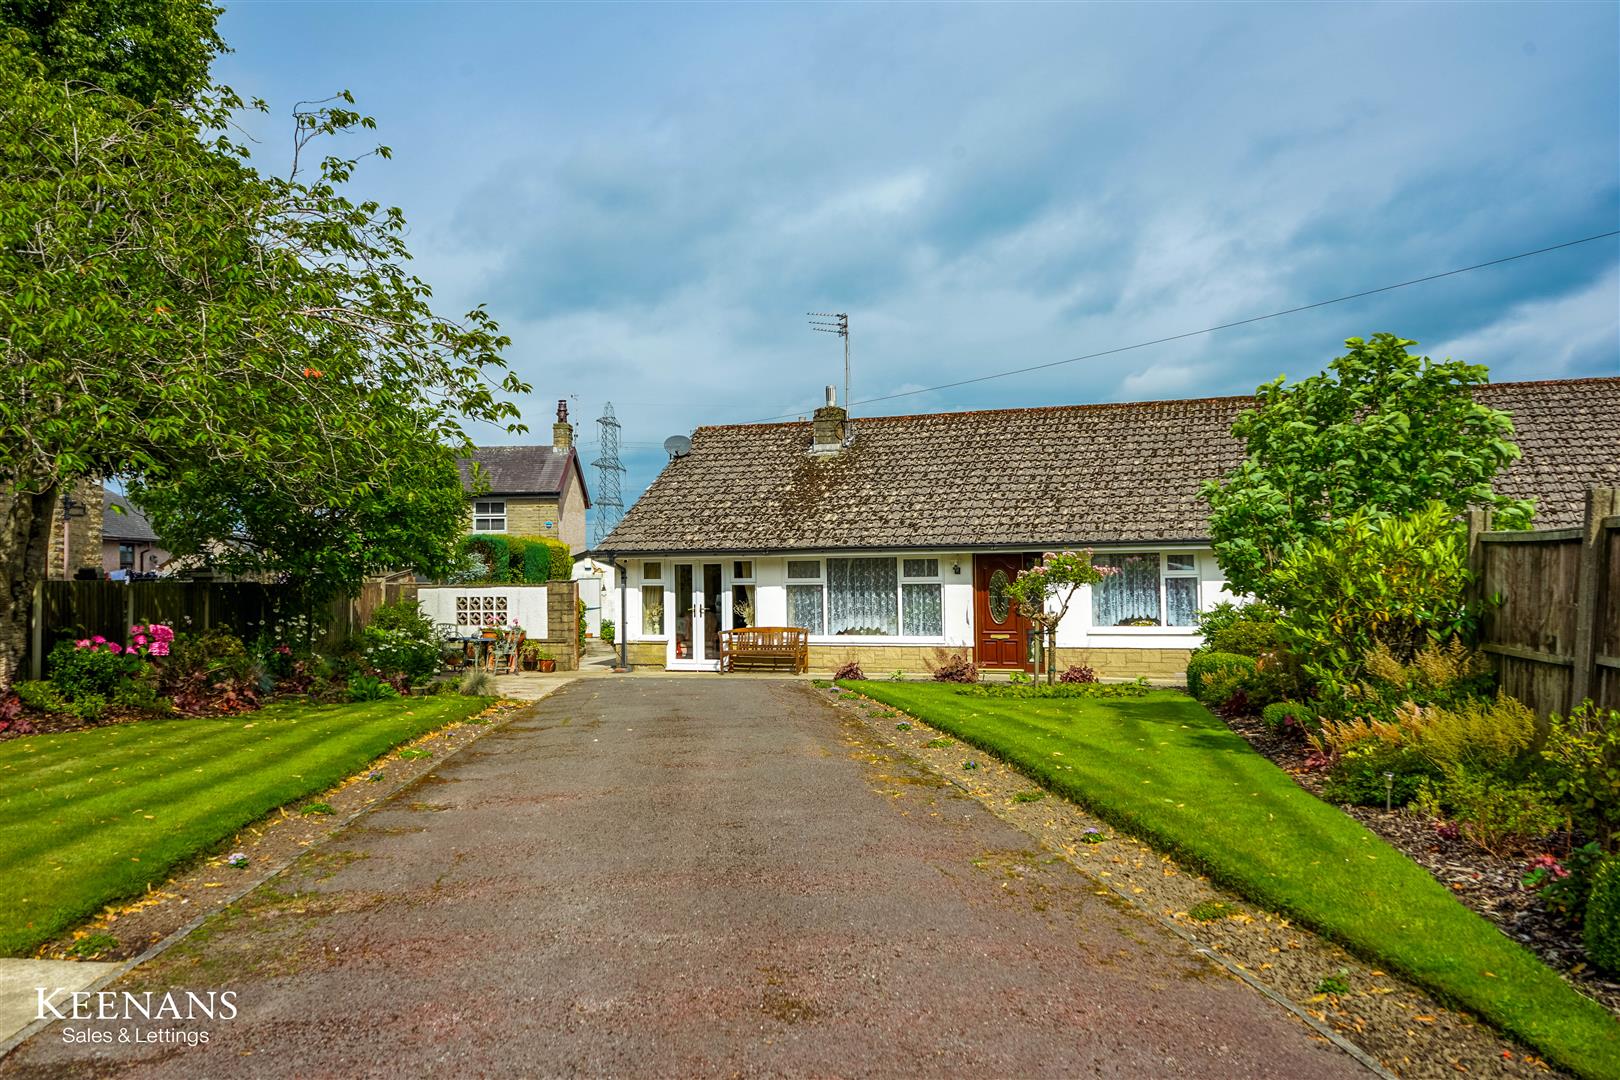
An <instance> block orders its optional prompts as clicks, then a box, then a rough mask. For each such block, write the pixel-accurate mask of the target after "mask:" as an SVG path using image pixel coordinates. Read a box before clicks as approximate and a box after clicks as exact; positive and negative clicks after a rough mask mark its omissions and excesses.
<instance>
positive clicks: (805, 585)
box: [787, 559, 825, 634]
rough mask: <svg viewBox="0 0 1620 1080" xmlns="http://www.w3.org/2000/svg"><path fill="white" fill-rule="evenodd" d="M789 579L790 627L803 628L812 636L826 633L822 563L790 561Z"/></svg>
mask: <svg viewBox="0 0 1620 1080" xmlns="http://www.w3.org/2000/svg"><path fill="white" fill-rule="evenodd" d="M787 577H788V586H787V609H788V625H789V626H798V627H802V628H803V629H805V630H808V631H810V632H811V633H812V634H820V633H824V632H825V630H824V629H823V627H822V614H823V610H822V609H823V604H822V589H821V561H820V560H819V559H789V560H788V564H787Z"/></svg>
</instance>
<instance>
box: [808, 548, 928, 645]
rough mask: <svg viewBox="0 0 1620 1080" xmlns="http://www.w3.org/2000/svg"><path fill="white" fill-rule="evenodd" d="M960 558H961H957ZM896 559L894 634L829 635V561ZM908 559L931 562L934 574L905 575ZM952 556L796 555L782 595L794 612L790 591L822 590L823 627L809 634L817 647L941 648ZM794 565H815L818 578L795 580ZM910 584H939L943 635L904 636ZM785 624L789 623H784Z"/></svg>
mask: <svg viewBox="0 0 1620 1080" xmlns="http://www.w3.org/2000/svg"><path fill="white" fill-rule="evenodd" d="M954 557H956V558H959V557H960V556H954ZM883 558H893V559H894V560H895V585H894V590H895V598H894V603H895V629H896V632H895V633H893V634H829V633H828V632H827V618H828V615H829V614H830V612H829V605H830V603H831V599H832V598H831V597H830V596H828V595H827V560H828V559H883ZM907 559H912V560H916V559H930V560H932V561H933V563H934V568H935V570H934V573H933V574H932V575H921V576H916V575H908V574H907V573H906V560H907ZM950 561H951V557H947V556H946V555H942V554H940V553H939V552H934V551H927V552H903V551H902V552H895V553H893V554H892V555H890V554H888V553H881V552H877V553H868V552H858V551H857V552H834V553H832V554H818V555H810V554H804V555H799V554H793V555H787V556H785V557H784V559H783V564H782V583H783V584H782V593H783V610H784V611H791V610H792V606H791V604H790V603H789V602H788V600H787V589H788V587H790V586H795V585H813V586H817V587H819V588H820V590H821V627H820V628H819V629H813V630H811V631H810V641H811V643H812V644H815V645H942V644H945V643H946V642H947V641H948V640H949V639H948V637H947V635H946V627H947V626H948V625H949V623H950V612H949V608H948V604H947V593H946V588H945V574H946V566H947V564H949V562H950ZM791 563H815V564H816V576H815V577H813V578H796V577H793V576H791V574H790V573H789V571H788V565H789V564H791ZM907 585H938V586H939V589H940V627H939V630H940V632H939V633H938V634H937V635H928V636H924V637H915V636H909V635H907V634H906V633H905V626H906V596H905V593H906V590H905V587H906V586H907ZM784 621H786V620H784Z"/></svg>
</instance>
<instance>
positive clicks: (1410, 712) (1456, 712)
mask: <svg viewBox="0 0 1620 1080" xmlns="http://www.w3.org/2000/svg"><path fill="white" fill-rule="evenodd" d="M1397 715H1398V716H1399V717H1400V718H1401V719H1402V720H1403V721H1404V722H1406V723H1407V726H1408V730H1410V731H1411V732H1412V738H1413V744H1414V746H1415V747H1416V748H1417V751H1418V753H1420V754H1422V755H1423V756H1424V757H1426V758H1428V759H1429V760H1430V761H1432V762H1433V763H1434V764H1435V765H1436V766H1437V767H1439V768H1440V769H1441V770H1442V771H1445V772H1452V771H1455V770H1458V769H1467V770H1470V771H1472V772H1476V773H1493V774H1495V773H1501V772H1504V771H1506V770H1509V769H1511V768H1512V767H1513V766H1515V765H1517V764H1519V762H1520V761H1522V760H1523V759H1524V758H1525V757H1527V756H1528V754H1529V752H1530V747H1531V745H1532V744H1533V743H1534V742H1535V738H1536V714H1535V713H1533V712H1531V711H1530V710H1529V709H1527V708H1526V707H1525V706H1524V705H1523V704H1521V703H1520V702H1519V701H1518V700H1516V699H1514V698H1511V697H1509V696H1508V695H1506V694H1499V695H1497V697H1496V698H1495V699H1494V700H1488V701H1482V700H1478V699H1475V700H1472V701H1467V702H1464V703H1462V704H1459V705H1456V706H1454V707H1451V708H1446V707H1444V706H1441V705H1431V706H1429V707H1428V708H1417V707H1412V706H1407V707H1403V708H1402V709H1400V710H1398V711H1397ZM1419 717H1420V718H1421V720H1418V719H1417V718H1419Z"/></svg>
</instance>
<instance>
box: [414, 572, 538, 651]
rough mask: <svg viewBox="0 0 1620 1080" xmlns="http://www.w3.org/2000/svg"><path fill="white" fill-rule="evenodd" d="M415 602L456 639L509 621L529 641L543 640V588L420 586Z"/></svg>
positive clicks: (424, 612)
mask: <svg viewBox="0 0 1620 1080" xmlns="http://www.w3.org/2000/svg"><path fill="white" fill-rule="evenodd" d="M416 602H417V603H418V604H419V605H421V608H422V612H423V614H425V615H426V616H427V617H428V618H430V619H432V620H433V621H434V622H435V623H438V624H441V625H444V624H448V625H450V626H453V627H455V634H456V636H458V637H469V636H474V635H476V634H477V633H478V632H479V630H480V628H481V627H484V626H486V625H501V624H503V623H505V622H507V621H508V620H510V619H516V620H517V624H518V625H519V626H521V627H522V628H523V629H524V631H525V632H526V633H527V634H528V635H529V636H530V637H532V638H543V637H545V636H546V587H545V586H544V585H479V586H466V585H424V586H422V587H421V588H420V589H418V590H417V593H416Z"/></svg>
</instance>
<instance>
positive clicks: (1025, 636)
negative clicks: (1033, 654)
mask: <svg viewBox="0 0 1620 1080" xmlns="http://www.w3.org/2000/svg"><path fill="white" fill-rule="evenodd" d="M1023 568H1024V556H1022V555H975V556H974V557H973V625H974V626H975V627H976V628H977V631H976V640H975V646H974V650H973V662H974V663H975V664H978V665H979V666H980V667H982V668H1003V669H1005V668H1017V669H1020V670H1023V671H1029V670H1031V665H1030V662H1029V620H1028V619H1026V618H1024V617H1023V616H1022V615H1020V614H1019V613H1018V605H1017V604H1016V603H1014V602H1013V598H1012V597H1011V596H1009V595H1008V593H1007V586H1008V585H1011V584H1012V582H1013V579H1014V578H1016V577H1017V576H1018V572H1019V571H1020V570H1022V569H1023Z"/></svg>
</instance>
